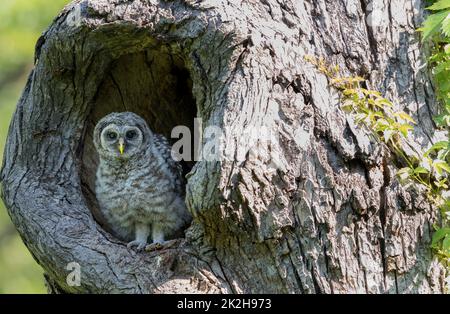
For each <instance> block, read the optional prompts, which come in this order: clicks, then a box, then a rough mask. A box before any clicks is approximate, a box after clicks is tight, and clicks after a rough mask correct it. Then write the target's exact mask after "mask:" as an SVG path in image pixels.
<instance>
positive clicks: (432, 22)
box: [419, 11, 449, 41]
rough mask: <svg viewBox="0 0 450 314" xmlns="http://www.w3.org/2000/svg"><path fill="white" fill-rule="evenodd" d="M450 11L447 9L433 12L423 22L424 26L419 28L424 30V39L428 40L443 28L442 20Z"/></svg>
mask: <svg viewBox="0 0 450 314" xmlns="http://www.w3.org/2000/svg"><path fill="white" fill-rule="evenodd" d="M448 14H449V13H448V12H447V11H443V12H439V13H435V14H431V15H430V16H428V18H427V19H426V20H425V22H424V23H423V26H422V27H421V28H419V30H420V31H422V32H423V38H422V41H426V40H427V39H429V38H430V37H431V36H433V35H434V34H436V33H437V32H439V30H440V29H441V23H442V21H443V20H444V19H445V18H446V17H447V15H448Z"/></svg>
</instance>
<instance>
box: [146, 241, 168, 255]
mask: <svg viewBox="0 0 450 314" xmlns="http://www.w3.org/2000/svg"><path fill="white" fill-rule="evenodd" d="M167 242H168V241H163V242H153V243H152V244H149V245H147V247H146V248H145V250H146V251H148V252H152V251H158V250H161V249H162V248H163V247H164V246H165V244H166V243H167Z"/></svg>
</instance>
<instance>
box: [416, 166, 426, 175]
mask: <svg viewBox="0 0 450 314" xmlns="http://www.w3.org/2000/svg"><path fill="white" fill-rule="evenodd" d="M414 173H415V174H419V173H428V170H427V169H425V168H424V167H420V166H419V167H417V168H415V169H414Z"/></svg>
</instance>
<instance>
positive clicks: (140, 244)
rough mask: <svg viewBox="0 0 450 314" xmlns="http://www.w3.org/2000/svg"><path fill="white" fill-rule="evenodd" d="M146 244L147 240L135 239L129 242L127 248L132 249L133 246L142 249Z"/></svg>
mask: <svg viewBox="0 0 450 314" xmlns="http://www.w3.org/2000/svg"><path fill="white" fill-rule="evenodd" d="M146 246H147V243H146V242H142V241H139V240H134V241H131V242H130V243H128V244H127V248H129V249H132V248H133V247H136V251H142V250H143V249H145V247H146Z"/></svg>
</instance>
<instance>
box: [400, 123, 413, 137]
mask: <svg viewBox="0 0 450 314" xmlns="http://www.w3.org/2000/svg"><path fill="white" fill-rule="evenodd" d="M412 128H413V127H412V126H411V125H409V124H402V125H400V126H399V128H398V130H399V131H400V133H401V134H402V135H403V136H404V137H408V131H409V130H411V129H412Z"/></svg>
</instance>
